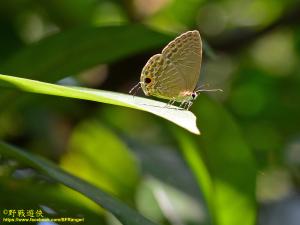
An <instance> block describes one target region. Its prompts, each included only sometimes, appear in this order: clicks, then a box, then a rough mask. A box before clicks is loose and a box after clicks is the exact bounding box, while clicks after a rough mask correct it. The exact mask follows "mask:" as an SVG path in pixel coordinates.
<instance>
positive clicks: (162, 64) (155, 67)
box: [129, 30, 220, 110]
mask: <svg viewBox="0 0 300 225" xmlns="http://www.w3.org/2000/svg"><path fill="white" fill-rule="evenodd" d="M201 61H202V41H201V37H200V33H199V32H198V31H197V30H194V31H187V32H185V33H183V34H181V35H180V36H178V37H177V38H175V40H173V41H171V42H170V43H169V44H168V45H167V46H166V47H165V48H164V49H163V50H162V52H161V53H160V54H156V55H154V56H152V57H151V58H150V59H149V60H148V62H147V63H146V65H145V66H144V68H143V70H142V73H141V77H140V82H139V83H138V84H137V85H136V86H135V87H133V88H132V89H131V90H130V92H129V93H131V92H132V91H133V90H134V89H135V88H136V87H137V86H139V85H140V87H141V88H142V90H143V92H144V93H145V95H147V96H154V97H158V98H162V99H167V100H169V103H168V105H173V104H174V103H175V102H180V103H181V104H180V107H183V108H185V109H187V110H189V108H190V107H191V106H192V104H193V101H194V100H195V99H196V98H197V96H198V94H199V92H200V91H216V90H220V89H213V90H197V88H196V86H197V83H198V80H199V75H200V70H201ZM140 87H139V88H140Z"/></svg>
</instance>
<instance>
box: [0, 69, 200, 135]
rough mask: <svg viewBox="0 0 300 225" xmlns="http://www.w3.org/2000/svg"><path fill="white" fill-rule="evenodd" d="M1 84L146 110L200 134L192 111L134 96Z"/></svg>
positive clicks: (2, 78)
mask: <svg viewBox="0 0 300 225" xmlns="http://www.w3.org/2000/svg"><path fill="white" fill-rule="evenodd" d="M1 84H2V85H4V86H8V87H13V88H16V89H19V90H22V91H27V92H32V93H38V94H46V95H55V96H63V97H69V98H77V99H83V100H90V101H96V102H102V103H107V104H113V105H118V106H124V107H129V108H133V109H138V110H142V111H146V112H149V113H152V114H154V115H157V116H159V117H162V118H164V119H166V120H169V121H171V122H173V123H175V124H176V125H178V126H181V127H183V128H185V129H186V130H188V131H190V132H192V133H194V134H200V131H199V129H198V128H197V125H196V116H195V115H194V114H193V113H192V112H190V111H187V110H182V109H180V108H178V107H174V108H175V109H174V108H173V107H172V108H169V107H165V106H166V103H163V102H159V101H154V100H151V99H146V98H141V97H133V96H132V95H127V94H121V93H117V92H111V91H103V90H95V89H89V88H81V87H66V86H62V85H56V84H50V83H45V82H40V81H35V80H30V79H25V78H20V77H13V76H7V75H1V74H0V85H1Z"/></svg>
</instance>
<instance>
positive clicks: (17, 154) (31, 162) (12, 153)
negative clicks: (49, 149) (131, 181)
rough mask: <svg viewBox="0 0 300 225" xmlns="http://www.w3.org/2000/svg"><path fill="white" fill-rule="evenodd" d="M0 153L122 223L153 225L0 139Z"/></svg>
mask: <svg viewBox="0 0 300 225" xmlns="http://www.w3.org/2000/svg"><path fill="white" fill-rule="evenodd" d="M0 153H2V154H3V155H4V156H6V157H11V158H15V159H16V160H18V161H20V162H23V163H25V164H26V165H28V166H32V167H33V168H36V169H37V170H39V171H41V172H43V173H44V174H46V175H48V176H49V177H51V178H52V179H54V180H56V181H57V182H59V183H61V184H64V185H66V186H68V187H70V188H71V189H74V190H76V191H78V192H80V193H81V194H83V195H84V196H86V197H88V198H90V199H91V200H93V201H94V202H96V203H97V204H99V205H100V206H102V207H103V208H105V209H106V210H108V211H109V212H111V213H112V214H113V215H114V216H116V217H117V218H118V219H119V220H120V222H121V223H123V224H124V225H155V224H154V223H153V222H151V221H150V220H148V219H146V218H145V217H143V216H142V215H140V214H139V213H137V212H136V211H134V210H133V209H131V208H129V207H128V206H127V205H125V204H124V203H122V202H121V201H119V200H118V199H116V198H114V197H113V196H111V195H109V194H107V193H105V192H104V191H102V190H101V189H98V188H96V187H94V186H92V185H90V184H88V183H87V182H85V181H83V180H81V179H79V178H77V177H74V176H72V175H71V174H68V173H66V172H64V171H62V170H61V169H60V168H58V167H57V166H56V165H54V164H53V163H51V162H49V161H47V160H45V159H43V158H40V157H38V156H35V155H32V154H30V153H28V152H25V151H22V150H20V149H18V148H16V147H13V146H11V145H8V144H6V143H4V142H1V141H0Z"/></svg>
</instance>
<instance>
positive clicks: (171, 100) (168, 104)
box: [165, 98, 176, 108]
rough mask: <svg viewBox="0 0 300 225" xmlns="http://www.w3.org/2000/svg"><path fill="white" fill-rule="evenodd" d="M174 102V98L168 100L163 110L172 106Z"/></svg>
mask: <svg viewBox="0 0 300 225" xmlns="http://www.w3.org/2000/svg"><path fill="white" fill-rule="evenodd" d="M175 102H176V99H175V98H172V99H170V101H168V103H167V104H166V106H165V108H168V107H169V106H172V105H174V103H175Z"/></svg>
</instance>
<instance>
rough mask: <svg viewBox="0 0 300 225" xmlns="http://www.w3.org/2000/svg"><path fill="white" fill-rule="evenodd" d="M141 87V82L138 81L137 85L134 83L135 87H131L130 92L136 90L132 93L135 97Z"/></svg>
mask: <svg viewBox="0 0 300 225" xmlns="http://www.w3.org/2000/svg"><path fill="white" fill-rule="evenodd" d="M140 88H141V86H140V82H138V83H137V84H136V85H134V87H133V88H131V89H130V91H129V94H131V93H132V92H133V91H134V90H136V91H135V92H134V93H133V95H132V96H133V97H134V96H135V95H136V94H137V92H138V91H139V90H140Z"/></svg>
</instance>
